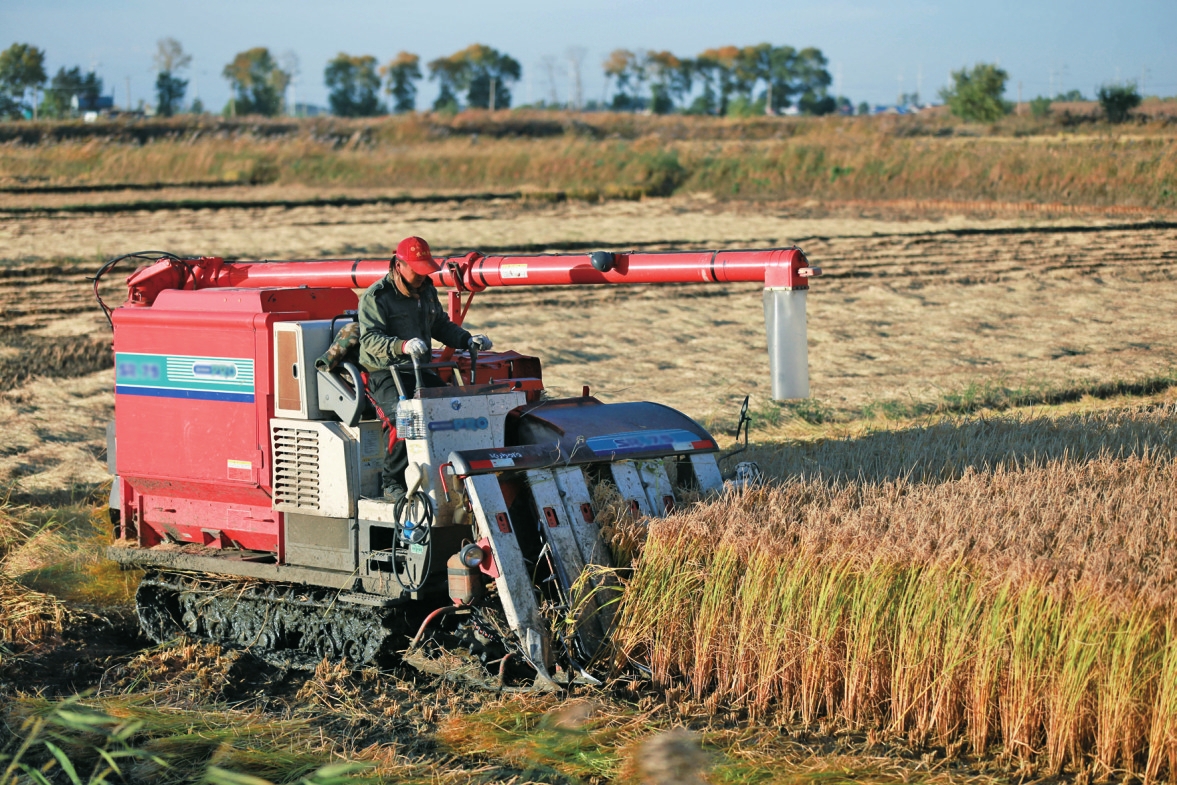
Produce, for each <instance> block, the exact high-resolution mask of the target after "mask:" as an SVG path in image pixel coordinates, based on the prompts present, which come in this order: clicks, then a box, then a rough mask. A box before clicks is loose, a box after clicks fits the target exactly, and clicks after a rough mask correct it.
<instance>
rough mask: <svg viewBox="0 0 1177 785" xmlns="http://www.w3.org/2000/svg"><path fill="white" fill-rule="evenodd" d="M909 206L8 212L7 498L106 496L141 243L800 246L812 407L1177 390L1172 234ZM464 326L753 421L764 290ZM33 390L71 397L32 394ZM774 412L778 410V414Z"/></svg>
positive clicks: (698, 289) (640, 393) (564, 294)
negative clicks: (108, 439)
mask: <svg viewBox="0 0 1177 785" xmlns="http://www.w3.org/2000/svg"><path fill="white" fill-rule="evenodd" d="M910 210H911V208H910V207H908V206H902V207H892V208H888V207H887V206H885V205H882V206H878V207H876V208H874V209H873V212H874V215H873V217H862V216H861V215H860V213H861V212H862V210H861V208H853V209H846V208H838V207H837V206H833V207H824V206H821V205H810V206H803V205H776V206H773V205H733V204H725V203H716V202H710V201H706V200H698V199H691V198H676V199H669V200H648V201H643V202H623V203H606V204H600V205H586V204H583V203H560V204H554V205H553V204H534V203H519V202H514V201H490V202H452V203H445V204H441V205H411V206H407V207H406V206H400V207H381V206H378V205H371V206H366V207H357V208H297V209H289V210H287V209H276V208H271V209H240V210H219V211H188V210H176V211H166V210H165V211H159V212H153V213H150V214H141V213H130V214H115V215H102V216H93V215H54V216H37V215H31V214H18V215H7V216H5V215H4V213H3V212H2V211H0V259H3V260H5V261H3V263H2V264H0V307H2V308H3V310H4V313H5V316H6V317H7V318H6V319H5V324H4V326H3V328H0V343H2V344H3V347H2V352H3V354H2V355H0V363H3V369H4V371H5V375H4V376H3V378H2V381H0V387H3V388H5V389H7V390H9V392H8V393H4V395H5V396H6V397H5V398H4V399H3V400H0V411H2V412H3V413H4V416H5V418H6V419H9V420H10V421H11V422H13V426H12V430H11V431H10V435H9V446H8V448H7V449H6V450H5V451H4V453H5V454H4V455H3V456H0V482H5V483H7V484H8V485H10V486H12V487H13V489H14V492H15V493H16V495H17V498H18V499H26V498H32V497H30V496H26V494H32V495H33V496H37V495H38V494H48V493H52V494H58V496H55V497H54V498H61V494H62V493H63V491H62V490H61V489H62V488H63V487H64V488H67V489H68V488H72V487H73V486H75V485H77V486H79V487H81V486H84V487H89V488H92V487H94V485H95V484H97V483H99V482H101V479H102V477H103V476H104V468H103V466H102V462H101V460H102V454H103V450H104V442H103V440H102V434H103V430H102V428H103V427H104V426H103V424H104V422H105V420H106V419H107V418H108V416H109V415H108V412H109V410H110V398H109V397H104V396H109V393H108V392H106V390H108V389H109V380H108V378H107V376H106V374H105V373H103V372H101V370H102V369H104V368H108V367H109V362H110V361H109V356H108V355H107V354H106V353H105V351H104V349H103V348H102V346H103V345H104V342H105V341H106V340H107V338H106V336H107V335H109V333H108V328H107V327H106V325H105V321H104V320H103V318H102V316H101V313H100V312H99V311H98V310H97V307H96V305H95V304H94V300H93V296H92V293H91V292H90V287H89V285H88V284H87V282H86V281H85V280H84V278H85V276H86V275H88V274H90V273H92V272H93V270H94V269H96V267H97V264H98V262H99V258H100V257H102V256H106V255H107V254H114V253H116V252H127V251H133V250H140V249H145V248H156V249H164V250H172V251H174V252H175V253H181V254H198V255H199V254H208V255H214V254H219V255H223V256H226V257H231V258H232V257H238V258H306V257H331V256H334V257H337V258H338V257H343V258H348V257H351V256H367V257H379V256H380V255H387V254H388V253H389V252H390V247H391V246H392V245H393V244H394V243H395V239H394V238H397V237H401V236H403V235H405V234H410V233H418V234H421V235H423V236H425V237H427V238H429V239H430V240H431V241H432V242H433V244H434V245H435V247H437V248H438V249H440V250H443V251H446V252H459V251H465V250H467V249H470V248H477V249H479V250H482V251H484V252H491V251H508V252H509V251H513V250H519V251H520V252H526V253H536V252H543V251H545V250H560V251H565V252H568V251H572V250H594V249H599V248H620V247H626V248H628V247H638V248H642V249H651V250H652V249H663V248H684V249H686V248H740V247H771V246H782V245H789V244H792V243H797V244H799V245H800V246H801V247H802V248H804V249H805V250H806V252H807V253H808V254H809V256H810V258H811V259H812V261H813V262H814V263H815V264H818V265H820V266H821V267H822V268H823V269H824V271H825V275H824V277H823V278H821V279H819V280H818V281H817V282H816V283H815V284H814V286H813V289H812V291H811V293H810V296H809V325H810V326H809V338H810V373H811V388H812V394H813V395H814V396H815V398H816V399H817V401H818V402H819V403H820V407H822V408H820V409H819V412H825V411H828V412H829V414H830V416H834V415H837V416H841V417H843V418H844V417H848V416H860V415H862V414H864V413H866V414H868V415H872V416H873V414H872V413H874V414H877V413H885V412H895V411H907V410H923V409H931V410H935V409H936V408H937V407H940V406H941V405H943V404H945V402H947V403H952V402H953V401H960V400H970V401H971V400H975V402H976V403H977V404H978V405H983V404H985V403H986V402H990V403H991V402H992V400H996V399H997V398H1001V397H1002V395H1003V394H1004V393H1002V391H1010V392H1011V394H1013V395H1014V397H1016V396H1017V395H1030V396H1031V398H1030V400H1033V397H1032V396H1033V395H1039V396H1041V395H1046V394H1062V395H1064V396H1066V395H1070V396H1072V397H1077V396H1081V395H1082V394H1084V393H1085V392H1088V391H1091V390H1093V389H1095V388H1096V387H1098V385H1099V384H1101V383H1106V382H1114V381H1124V382H1133V383H1134V382H1138V381H1141V380H1146V381H1147V380H1149V379H1159V380H1161V386H1162V387H1163V386H1164V385H1165V384H1167V383H1168V382H1167V381H1165V380H1166V379H1168V378H1169V376H1171V375H1172V373H1173V372H1174V369H1175V368H1177V351H1175V349H1174V346H1177V341H1175V340H1174V338H1175V334H1177V326H1174V324H1173V323H1172V322H1171V320H1167V319H1163V318H1157V317H1158V315H1159V314H1165V313H1171V312H1174V311H1177V289H1175V288H1174V287H1173V286H1172V282H1173V281H1174V278H1175V277H1177V228H1175V225H1171V224H1169V223H1165V222H1151V223H1141V224H1133V223H1125V222H1123V221H1122V220H1117V219H1116V218H1111V219H1108V218H1103V219H1094V218H1093V219H1089V220H1087V221H1078V220H1076V219H1075V218H1074V217H1070V216H1068V217H1064V218H1049V217H1043V216H1040V215H1037V214H1035V215H1034V216H1033V217H1031V218H1019V217H1018V215H1017V213H1006V214H1004V215H999V216H992V215H980V216H975V215H972V216H970V215H963V214H959V213H957V214H951V213H950V214H943V213H935V212H933V213H930V214H926V215H924V216H923V217H921V218H917V219H913V220H905V219H909V218H910V215H909V212H910ZM127 272H129V270H128V271H127ZM117 280H119V277H118V276H111V277H110V281H109V285H107V286H105V287H104V292H105V293H106V294H105V295H104V296H106V297H107V299H109V300H111V301H112V302H117V301H118V300H119V299H120V298H121V296H122V295H121V291H120V287H119V286H118V284H117ZM469 318H470V323H471V324H472V325H475V326H477V327H479V328H480V329H484V330H486V331H487V332H488V333H490V334H491V335H492V336H493V337H494V338H495V340H496V342H498V343H499V345H500V346H509V347H511V348H514V349H517V350H518V351H521V352H527V353H534V354H536V355H537V356H539V357H541V358H542V359H543V362H544V367H545V379H546V382H547V384H548V386H549V387H550V388H551V389H552V390H553V391H554V392H556V393H563V394H575V393H577V392H579V390H580V388H581V386H582V385H585V384H588V385H590V387H591V388H592V389H593V390H594V391H595V392H596V393H597V394H599V395H600V396H602V397H603V398H606V399H611V400H624V399H629V398H646V399H650V400H656V401H660V402H663V403H666V404H668V405H670V406H674V407H676V408H680V409H682V410H684V411H686V412H688V413H689V414H691V415H692V416H695V417H697V418H701V419H703V420H709V421H714V422H717V423H724V422H730V421H731V420H732V418H733V416H734V412H735V409H736V407H737V406H738V404H739V402H740V401H741V400H742V399H743V396H744V395H746V394H751V395H752V398H753V407H754V408H759V407H764V406H766V399H767V388H766V386H765V385H766V384H767V363H766V359H765V349H764V341H765V338H764V329H763V316H762V307H761V302H760V290H759V288H758V287H757V286H755V285H732V286H711V287H705V286H663V287H641V286H637V287H611V288H587V289H573V288H559V289H545V290H530V289H528V290H524V289H520V290H510V291H508V290H497V291H491V292H486V293H484V294H482V295H480V296H479V298H478V300H477V302H476V303H475V306H474V308H473V310H472V311H471V315H470V317H469ZM602 325H608V326H609V329H602ZM92 374H96V375H92ZM30 376H43V377H54V378H55V379H60V378H61V377H69V378H72V379H74V380H75V381H72V382H66V381H49V380H48V379H45V380H42V381H37V382H34V383H32V384H22V383H21V380H22V379H25V378H28V377H30ZM1006 397H1007V398H1008V397H1009V396H1006ZM991 399H992V400H991ZM104 407H105V408H104ZM920 407H923V409H921V408H920ZM764 414H765V415H766V416H768V417H770V418H775V417H777V416H779V412H777V410H776V409H775V408H774V407H767V408H765V409H764ZM80 451H81V452H80ZM85 451H88V452H89V455H86V454H84V453H85ZM38 498H46V497H38Z"/></svg>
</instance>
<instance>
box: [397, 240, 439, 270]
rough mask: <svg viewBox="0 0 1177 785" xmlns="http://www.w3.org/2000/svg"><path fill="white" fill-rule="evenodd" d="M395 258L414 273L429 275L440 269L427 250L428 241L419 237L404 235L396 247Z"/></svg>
mask: <svg viewBox="0 0 1177 785" xmlns="http://www.w3.org/2000/svg"><path fill="white" fill-rule="evenodd" d="M396 258H397V259H399V260H401V261H402V262H404V263H405V264H407V265H408V266H409V268H410V269H412V270H413V272H415V273H419V274H421V275H429V274H430V273H435V272H437V271H438V270H440V269H441V265H440V264H438V263H437V262H436V261H434V259H433V254H432V253H430V252H429V243H427V242H425V241H424V240H422V239H421V238H420V237H406V238H405V239H403V240H401V241H400V244H399V245H398V246H397V247H396Z"/></svg>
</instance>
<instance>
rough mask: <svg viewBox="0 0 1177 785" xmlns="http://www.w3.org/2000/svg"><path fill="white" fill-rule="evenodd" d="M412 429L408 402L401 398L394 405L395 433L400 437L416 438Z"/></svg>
mask: <svg viewBox="0 0 1177 785" xmlns="http://www.w3.org/2000/svg"><path fill="white" fill-rule="evenodd" d="M414 431H415V429H414V428H413V411H412V409H410V408H409V402H408V401H407V400H405V399H404V398H401V399H400V402H399V403H397V405H396V435H397V436H398V437H400V438H401V439H416V438H417V434H416V433H415V432H414Z"/></svg>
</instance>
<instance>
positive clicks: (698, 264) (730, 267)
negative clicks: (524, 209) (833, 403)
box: [127, 247, 821, 400]
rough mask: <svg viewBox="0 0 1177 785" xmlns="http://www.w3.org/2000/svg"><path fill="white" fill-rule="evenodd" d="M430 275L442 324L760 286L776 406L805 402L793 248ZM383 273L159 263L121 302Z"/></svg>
mask: <svg viewBox="0 0 1177 785" xmlns="http://www.w3.org/2000/svg"><path fill="white" fill-rule="evenodd" d="M438 261H440V262H441V270H440V271H439V272H437V273H434V274H433V275H432V276H430V277H431V278H432V279H433V282H434V284H436V285H437V286H438V287H441V288H446V289H449V290H450V291H449V294H450V298H449V311H450V318H451V319H453V320H454V321H455V322H457V323H459V324H460V323H461V321H462V317H463V316H464V315H465V309H467V308H469V305H470V304H469V297H468V298H467V302H466V303H465V304H464V306H463V305H462V304H461V295H462V293H463V292H466V293H469V295H470V296H472V295H474V294H475V293H477V292H481V291H483V290H485V289H488V288H492V287H499V286H571V285H592V284H657V283H763V284H764V328H765V334H766V337H767V339H768V359H769V373H770V374H771V379H772V397H773V399H775V400H786V399H790V398H807V397H809V359H808V358H809V355H808V348H807V345H806V327H805V297H806V292H807V291H808V290H809V279H810V278H812V277H816V276H819V275H821V268H819V267H813V266H811V265H810V264H809V260H808V259H806V257H805V254H804V252H802V251H801V249H800V248H796V247H794V248H778V249H766V250H752V251H667V252H657V253H634V252H615V251H596V252H594V253H591V254H535V255H527V256H483V255H482V254H479V253H476V252H473V253H468V254H466V255H464V256H454V257H449V258H441V259H439V260H438ZM387 274H388V259H346V260H344V259H334V260H330V259H326V260H312V261H281V262H268V261H259V262H226V261H225V260H223V259H221V258H220V257H213V256H204V257H199V258H195V259H179V258H164V259H161V260H160V261H158V262H156V263H155V264H153V265H151V266H150V267H146V268H144V269H143V270H140V271H139V272H137V273H136V274H135V275H133V276H131V277H130V278H128V279H127V285H128V287H129V290H130V291H129V296H128V304H136V305H150V304H151V303H152V302H154V300H155V297H156V295H158V294H159V292H160V291H162V290H164V289H204V288H209V287H234V288H265V287H275V286H307V287H326V288H352V289H363V288H366V287H368V286H370V285H372V284H373V283H375V282H376V281H378V280H380V278H382V277H383V276H385V275H387Z"/></svg>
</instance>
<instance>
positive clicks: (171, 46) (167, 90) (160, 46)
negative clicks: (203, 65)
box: [152, 37, 192, 117]
mask: <svg viewBox="0 0 1177 785" xmlns="http://www.w3.org/2000/svg"><path fill="white" fill-rule="evenodd" d="M152 60H153V61H154V63H155V69H156V71H158V72H159V73H158V74H157V76H156V77H155V100H156V109H155V111H156V112H157V113H158V114H159V115H160V116H162V117H171V116H172V115H174V114H175V113H176V111H177V110H178V109H179V108H180V105H181V104H182V103H183V102H184V93H185V92H186V91H187V90H188V80H187V79H181V78H180V77H179V76H178V74H177V72H179V71H181V70H183V69H185V68H187V67H188V66H189V65H190V64H191V63H192V55H189V54H186V53H185V52H184V47H183V46H181V45H180V42H179V41H177V40H176V39H175V38H170V37H169V38H161V39H159V41H157V42H156V50H155V56H154V57H153V58H152Z"/></svg>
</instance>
